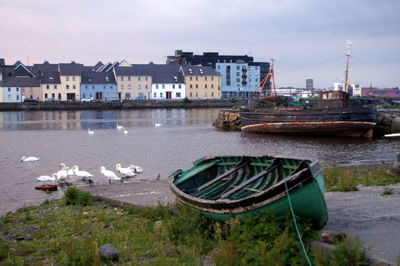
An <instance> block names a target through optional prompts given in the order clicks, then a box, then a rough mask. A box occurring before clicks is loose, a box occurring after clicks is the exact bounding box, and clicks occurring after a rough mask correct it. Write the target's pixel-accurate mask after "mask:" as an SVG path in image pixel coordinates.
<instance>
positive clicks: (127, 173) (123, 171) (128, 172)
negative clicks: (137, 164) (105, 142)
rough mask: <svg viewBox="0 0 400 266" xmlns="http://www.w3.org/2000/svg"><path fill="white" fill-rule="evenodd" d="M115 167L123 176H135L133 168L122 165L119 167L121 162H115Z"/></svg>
mask: <svg viewBox="0 0 400 266" xmlns="http://www.w3.org/2000/svg"><path fill="white" fill-rule="evenodd" d="M115 169H116V170H117V171H118V172H120V173H121V174H123V175H124V176H126V177H132V176H135V175H136V174H135V172H134V170H132V169H131V168H129V167H126V168H123V167H121V164H119V163H117V164H116V165H115Z"/></svg>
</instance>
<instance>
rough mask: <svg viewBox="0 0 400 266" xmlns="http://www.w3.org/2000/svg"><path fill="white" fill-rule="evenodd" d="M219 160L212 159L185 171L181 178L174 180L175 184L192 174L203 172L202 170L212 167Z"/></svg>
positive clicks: (185, 179)
mask: <svg viewBox="0 0 400 266" xmlns="http://www.w3.org/2000/svg"><path fill="white" fill-rule="evenodd" d="M218 162H219V160H212V161H211V162H208V163H205V164H203V165H201V166H199V167H197V168H195V169H194V170H192V171H190V172H187V173H185V174H183V176H182V177H181V178H179V179H178V180H177V181H176V182H175V185H179V184H181V183H183V182H185V181H187V180H188V179H190V178H192V177H193V176H195V175H197V174H198V173H201V172H203V171H204V170H206V169H208V168H211V167H213V166H214V165H216V164H217V163H218Z"/></svg>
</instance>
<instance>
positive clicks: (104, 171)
mask: <svg viewBox="0 0 400 266" xmlns="http://www.w3.org/2000/svg"><path fill="white" fill-rule="evenodd" d="M100 173H102V174H103V175H104V176H105V177H107V178H108V183H110V184H111V180H115V181H120V182H121V183H122V182H123V179H122V178H121V177H118V176H117V175H116V174H115V173H114V172H113V171H110V170H107V169H106V168H105V167H104V166H102V167H100Z"/></svg>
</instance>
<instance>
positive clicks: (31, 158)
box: [21, 156, 40, 162]
mask: <svg viewBox="0 0 400 266" xmlns="http://www.w3.org/2000/svg"><path fill="white" fill-rule="evenodd" d="M39 160H40V158H39V157H35V156H22V157H21V162H36V161H39Z"/></svg>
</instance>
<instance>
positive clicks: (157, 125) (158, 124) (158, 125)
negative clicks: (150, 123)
mask: <svg viewBox="0 0 400 266" xmlns="http://www.w3.org/2000/svg"><path fill="white" fill-rule="evenodd" d="M154 126H156V127H161V126H162V124H160V123H155V124H154Z"/></svg>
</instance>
